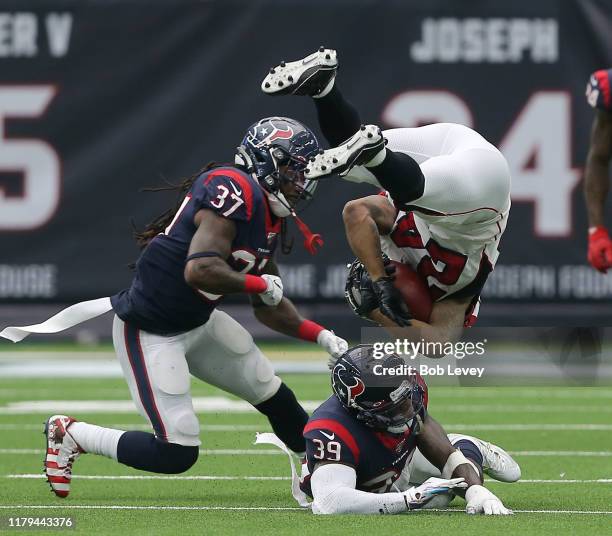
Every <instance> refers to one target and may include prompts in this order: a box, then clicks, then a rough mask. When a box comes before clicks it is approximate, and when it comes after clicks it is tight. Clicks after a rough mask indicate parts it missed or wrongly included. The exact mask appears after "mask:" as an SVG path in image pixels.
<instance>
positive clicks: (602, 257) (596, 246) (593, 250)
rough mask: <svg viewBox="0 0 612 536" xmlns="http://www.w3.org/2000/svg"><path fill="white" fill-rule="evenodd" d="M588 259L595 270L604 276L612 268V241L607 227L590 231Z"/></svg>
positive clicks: (594, 228)
mask: <svg viewBox="0 0 612 536" xmlns="http://www.w3.org/2000/svg"><path fill="white" fill-rule="evenodd" d="M588 259H589V263H590V264H591V266H592V267H593V268H595V269H596V270H599V271H600V272H602V273H604V274H605V273H606V272H607V270H608V268H610V267H612V240H610V236H609V235H608V231H607V229H606V228H605V227H602V226H599V227H593V228H591V229H589V252H588Z"/></svg>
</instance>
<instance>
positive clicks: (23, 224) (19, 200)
mask: <svg viewBox="0 0 612 536" xmlns="http://www.w3.org/2000/svg"><path fill="white" fill-rule="evenodd" d="M55 93H56V91H55V87H54V86H52V85H36V86H0V175H1V174H2V173H7V172H8V173H19V174H21V175H22V176H23V194H22V195H20V196H18V197H17V196H15V197H13V196H9V195H7V192H6V191H5V190H4V189H3V188H2V182H1V181H0V231H27V230H30V229H36V228H37V227H40V226H42V225H44V224H45V223H46V222H47V221H49V220H50V219H51V217H52V216H53V214H54V213H55V211H56V209H57V205H58V203H59V198H60V191H61V174H60V159H59V157H58V155H57V153H56V152H55V150H54V149H53V148H52V147H51V146H50V145H49V144H48V143H46V142H45V141H43V140H38V139H30V138H15V139H10V138H7V137H6V133H5V122H6V120H7V119H10V118H28V119H30V118H36V117H40V116H41V115H43V114H44V113H45V111H46V109H47V107H48V106H49V103H50V102H51V100H52V99H53V97H54V96H55Z"/></svg>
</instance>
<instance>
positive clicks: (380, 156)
mask: <svg viewBox="0 0 612 536" xmlns="http://www.w3.org/2000/svg"><path fill="white" fill-rule="evenodd" d="M386 156H387V148H386V147H383V148H382V149H381V150H380V151H379V152H377V153H376V155H375V156H374V158H372V160H370V161H369V162H368V163H367V164H364V165H365V167H375V166H380V164H382V163H383V160H384V159H385V157H386Z"/></svg>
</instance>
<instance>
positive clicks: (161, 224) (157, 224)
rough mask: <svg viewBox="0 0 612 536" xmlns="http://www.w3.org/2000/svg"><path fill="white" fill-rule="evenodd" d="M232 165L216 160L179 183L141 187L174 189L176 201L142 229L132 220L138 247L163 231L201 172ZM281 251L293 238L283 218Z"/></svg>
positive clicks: (142, 246) (144, 244)
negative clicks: (288, 233) (289, 234)
mask: <svg viewBox="0 0 612 536" xmlns="http://www.w3.org/2000/svg"><path fill="white" fill-rule="evenodd" d="M228 166H229V167H234V166H235V164H219V163H217V162H209V163H208V164H206V165H205V166H204V167H203V168H202V169H200V170H199V171H197V172H196V173H194V174H193V175H192V176H191V177H189V178H187V179H184V180H183V181H182V182H181V183H180V184H172V183H170V182H167V181H166V182H167V184H168V186H160V187H157V188H142V189H141V190H140V191H141V192H167V191H170V190H174V191H176V192H177V197H176V202H175V204H174V206H173V207H172V208H169V209H168V210H166V211H165V212H163V213H162V214H160V215H159V216H157V217H156V218H155V219H154V220H152V221H151V222H149V223H148V224H147V225H145V228H144V229H143V230H142V231H139V230H138V229H137V228H136V226H135V225H134V222H132V228H133V230H134V238H135V239H136V243H137V244H138V247H139V248H140V249H141V250H142V249H144V248H146V247H147V245H148V244H149V242H150V241H151V240H153V238H155V237H156V236H157V235H158V234H160V233H163V232H164V231H165V230H166V227H168V225H170V222H171V221H172V219H173V218H174V216H175V215H176V212H177V211H178V209H179V207H180V206H181V203H182V202H183V199H184V198H185V195H186V194H187V192H188V191H189V190H190V189H191V186H192V185H193V183H194V181H195V180H196V179H197V178H198V177H199V176H200V175H201V174H202V173H206V172H207V171H210V170H211V169H214V168H217V167H228ZM280 234H281V251H282V253H283V254H284V255H287V254H288V253H289V252H290V251H291V248H292V247H293V238H289V237H288V235H287V222H286V221H285V218H283V219H282V220H281V233H280ZM134 266H135V265H134V264H130V267H131V268H134Z"/></svg>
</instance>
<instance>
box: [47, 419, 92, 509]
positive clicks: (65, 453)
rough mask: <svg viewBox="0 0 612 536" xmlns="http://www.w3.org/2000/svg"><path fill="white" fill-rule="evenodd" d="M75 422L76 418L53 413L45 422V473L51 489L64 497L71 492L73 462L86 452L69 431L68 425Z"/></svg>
mask: <svg viewBox="0 0 612 536" xmlns="http://www.w3.org/2000/svg"><path fill="white" fill-rule="evenodd" d="M73 422H75V419H73V418H72V417H68V416H66V415H53V416H52V417H49V419H48V420H47V422H46V424H45V431H44V434H45V436H46V437H47V454H46V456H45V474H46V475H47V482H49V485H50V486H51V491H53V493H55V494H56V495H57V496H58V497H62V498H65V497H67V496H68V493H70V481H71V480H72V464H73V463H74V460H76V459H77V458H78V457H79V455H80V454H81V453H82V452H84V451H83V450H82V449H81V447H79V445H78V444H77V442H76V441H75V440H74V439H73V438H72V436H71V435H70V433H69V432H68V427H69V426H70V425H71V424H72V423H73Z"/></svg>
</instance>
